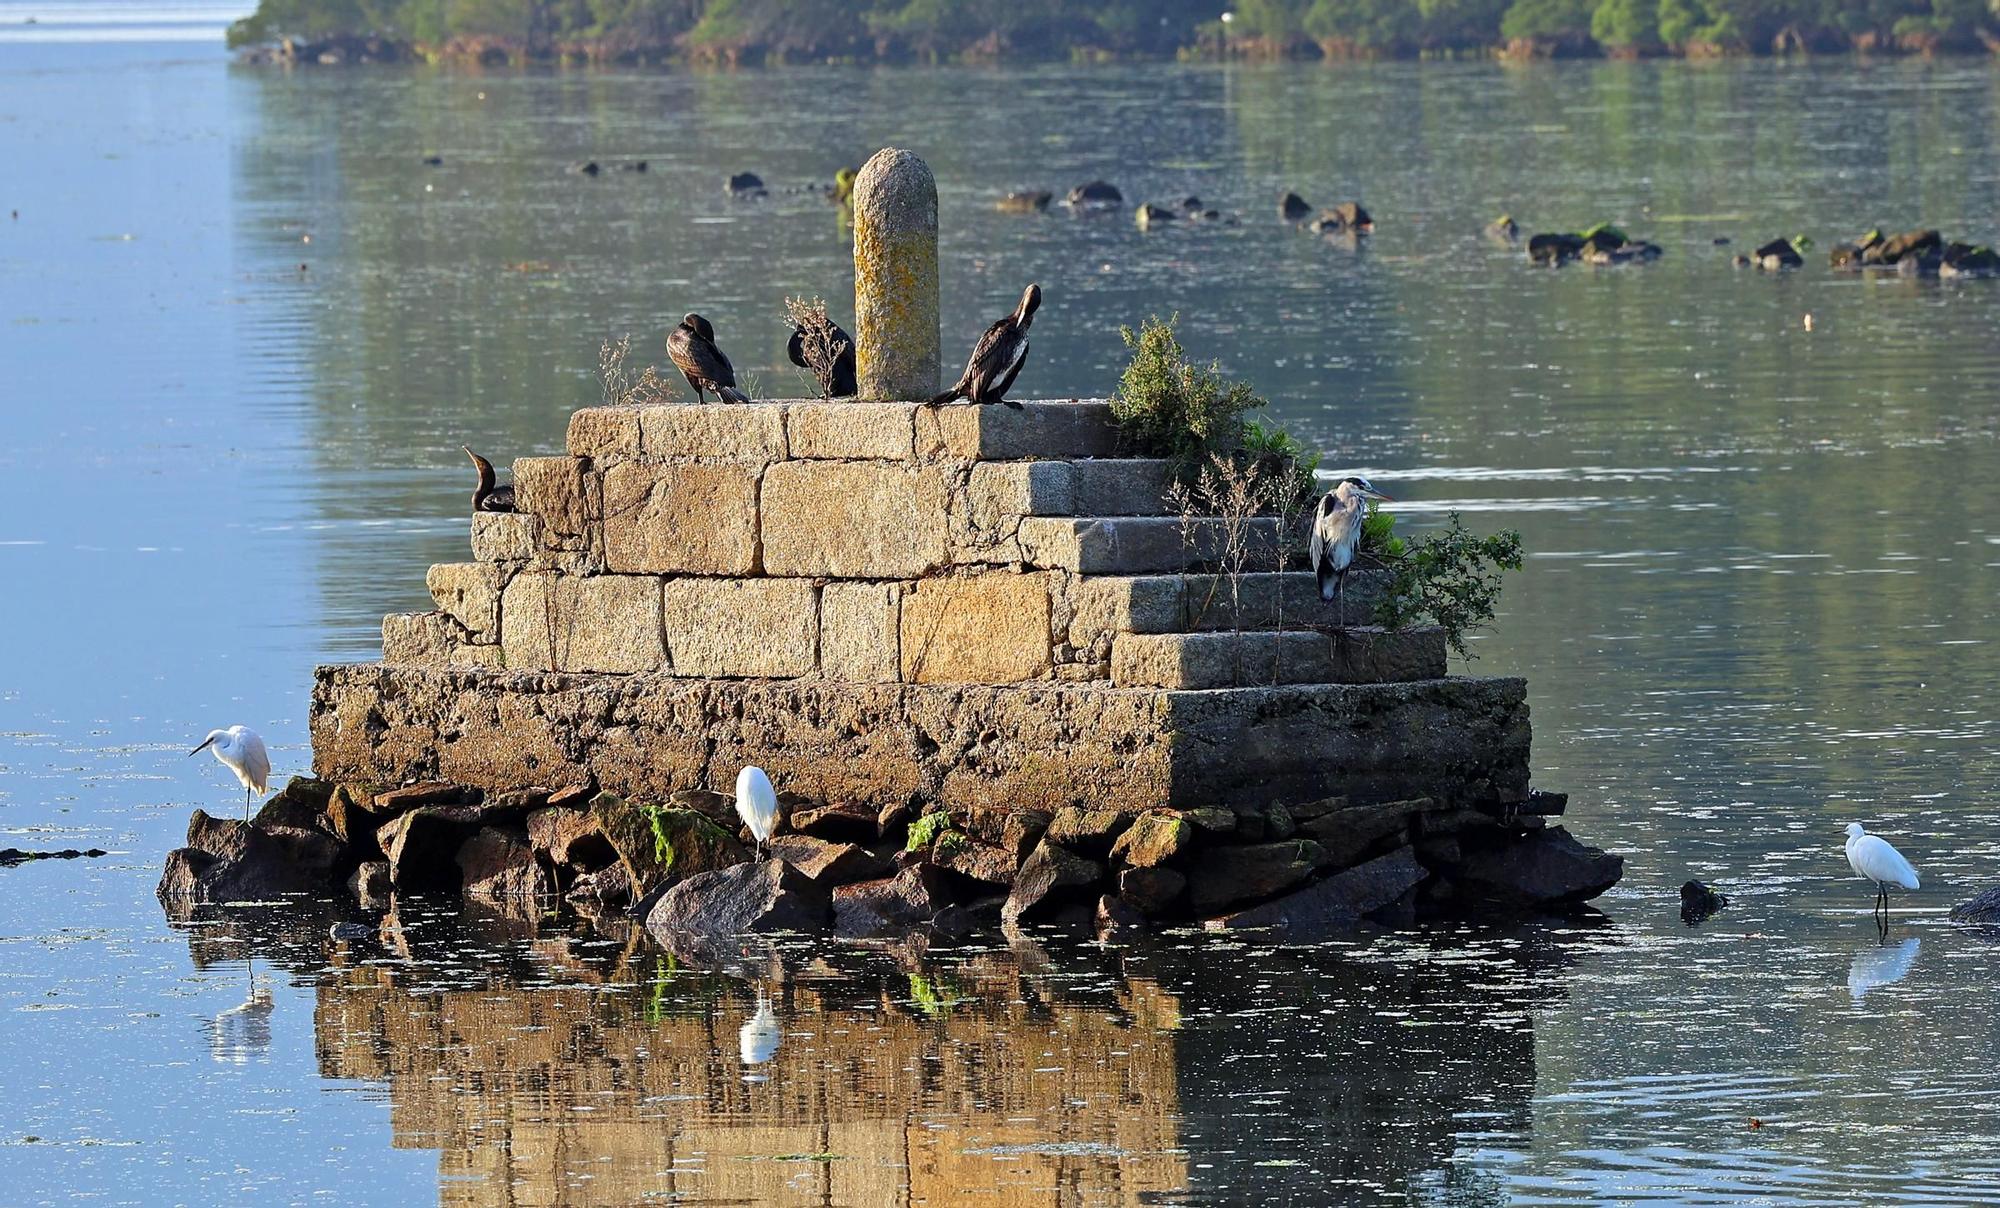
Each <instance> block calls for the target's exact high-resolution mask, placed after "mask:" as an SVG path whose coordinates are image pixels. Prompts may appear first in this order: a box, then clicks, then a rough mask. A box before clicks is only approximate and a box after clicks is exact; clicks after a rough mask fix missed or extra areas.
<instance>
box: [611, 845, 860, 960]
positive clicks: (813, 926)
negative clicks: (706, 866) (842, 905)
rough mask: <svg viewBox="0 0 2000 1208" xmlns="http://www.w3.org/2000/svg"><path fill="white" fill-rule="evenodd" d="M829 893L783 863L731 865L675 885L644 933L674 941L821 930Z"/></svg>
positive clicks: (829, 917)
mask: <svg viewBox="0 0 2000 1208" xmlns="http://www.w3.org/2000/svg"><path fill="white" fill-rule="evenodd" d="M832 921H833V893H832V891H831V890H830V889H828V888H827V887H826V886H825V885H822V884H820V883H819V882H817V881H815V880H813V879H812V878H811V877H808V876H806V875H805V874H804V873H802V872H800V871H799V870H798V869H796V868H793V867H792V866H791V865H789V864H787V863H785V862H784V861H783V860H763V861H759V862H758V863H755V864H735V865H731V866H730V867H728V868H723V869H718V870H717V871H715V872H704V873H699V874H697V875H695V876H692V877H689V878H687V879H686V880H683V881H680V882H677V883H676V884H675V885H674V886H673V887H672V888H670V889H668V890H667V891H666V893H664V894H662V895H661V896H660V898H659V900H658V901H657V902H655V903H654V904H653V906H652V909H651V910H649V911H647V913H646V930H648V931H650V932H652V933H653V934H654V935H655V936H658V937H659V938H661V939H662V940H666V939H671V938H673V937H675V936H687V935H695V936H727V935H743V934H746V933H749V932H767V931H824V930H825V929H826V928H827V926H828V924H830V923H831V922H832Z"/></svg>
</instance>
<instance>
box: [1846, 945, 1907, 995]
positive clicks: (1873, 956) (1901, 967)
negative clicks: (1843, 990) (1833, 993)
mask: <svg viewBox="0 0 2000 1208" xmlns="http://www.w3.org/2000/svg"><path fill="white" fill-rule="evenodd" d="M1922 942H1923V941H1921V940H1919V939H1918V938H1917V937H1916V936H1911V937H1910V938H1909V939H1906V940H1904V941H1903V942H1902V943H1900V944H1888V945H1877V946H1874V947H1870V948H1863V949H1862V950H1861V951H1859V952H1857V953H1855V954H1854V961H1853V963H1851V964H1849V965H1848V966H1847V992H1848V993H1849V994H1851V995H1853V996H1854V1000H1855V1001H1856V1002H1859V1001H1861V998H1862V996H1863V995H1865V994H1867V993H1868V992H1869V991H1870V990H1879V989H1881V988H1882V987H1883V986H1893V985H1895V984H1896V983H1897V982H1899V981H1902V980H1903V979H1904V978H1906V977H1908V976H1909V975H1910V966H1912V965H1914V964H1916V963H1917V946H1918V945H1919V944H1920V943H1922Z"/></svg>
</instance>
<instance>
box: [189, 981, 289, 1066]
mask: <svg viewBox="0 0 2000 1208" xmlns="http://www.w3.org/2000/svg"><path fill="white" fill-rule="evenodd" d="M247 965H248V971H249V978H250V982H249V990H248V993H247V995H246V997H245V998H244V1000H243V1001H242V1002H240V1003H238V1004H237V1005H235V1006H233V1007H230V1008H229V1009H228V1010H225V1011H221V1012H218V1013H217V1014H216V1015H215V1017H214V1018H213V1019H208V1020H204V1021H203V1022H202V1030H203V1031H205V1032H207V1033H208V1051H209V1055H210V1056H212V1057H214V1058H215V1060H217V1061H219V1062H222V1063H223V1064H225V1065H244V1064H246V1063H248V1062H251V1061H264V1060H268V1059H269V1056H270V1051H271V1011H272V1009H273V1007H274V1005H275V1004H274V1003H273V1002H272V1001H271V988H270V987H269V986H266V985H264V984H263V983H262V982H260V981H258V979H257V962H256V959H255V958H252V959H251V960H250V961H248V962H247Z"/></svg>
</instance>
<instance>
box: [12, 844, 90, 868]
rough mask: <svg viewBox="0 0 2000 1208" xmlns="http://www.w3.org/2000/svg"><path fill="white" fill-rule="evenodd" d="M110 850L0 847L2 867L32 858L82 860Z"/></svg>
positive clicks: (22, 862) (25, 861) (24, 862)
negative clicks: (51, 849) (30, 849)
mask: <svg viewBox="0 0 2000 1208" xmlns="http://www.w3.org/2000/svg"><path fill="white" fill-rule="evenodd" d="M110 854H111V853H110V852H107V851H105V850H104V849H103V848H101V847H93V848H89V849H87V850H86V849H83V848H76V847H65V848H61V849H59V850H56V851H27V850H24V849H22V848H19V847H0V867H11V866H13V865H15V864H26V863H28V862H29V861H31V860H81V859H83V858H85V857H96V856H108V855H110Z"/></svg>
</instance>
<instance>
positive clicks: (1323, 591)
mask: <svg viewBox="0 0 2000 1208" xmlns="http://www.w3.org/2000/svg"><path fill="white" fill-rule="evenodd" d="M1371 499H1380V500H1383V501H1384V502H1388V503H1394V502H1395V500H1393V499H1390V498H1389V496H1387V495H1384V494H1383V493H1382V492H1380V491H1378V490H1376V489H1375V484H1374V483H1372V482H1369V481H1368V480H1367V479H1366V478H1362V477H1359V476H1356V475H1349V476H1348V477H1346V478H1343V479H1341V480H1340V482H1339V483H1338V484H1337V485H1335V486H1334V488H1333V489H1332V490H1331V491H1328V492H1327V493H1326V494H1325V495H1324V496H1322V497H1321V499H1320V501H1319V507H1317V508H1316V509H1314V510H1313V526H1312V536H1311V537H1309V538H1308V539H1307V541H1306V557H1307V559H1308V560H1309V561H1311V563H1312V568H1313V575H1314V576H1315V577H1316V578H1317V579H1318V580H1319V598H1320V599H1321V600H1324V601H1327V602H1332V601H1333V600H1335V599H1338V600H1339V601H1340V606H1339V608H1338V609H1337V610H1336V611H1338V612H1339V614H1340V626H1341V628H1343V629H1345V628H1346V627H1347V570H1348V568H1349V567H1351V566H1353V565H1354V554H1355V551H1356V550H1358V549H1360V548H1361V523H1362V521H1364V520H1366V519H1368V501H1369V500H1371Z"/></svg>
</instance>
